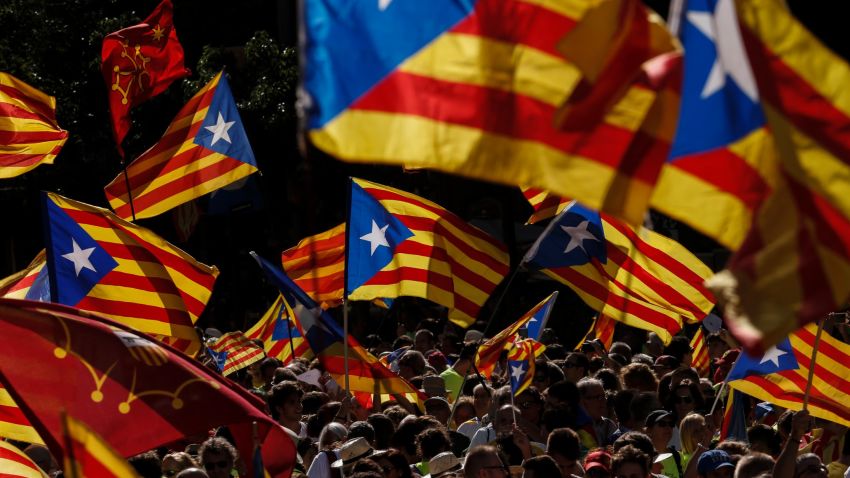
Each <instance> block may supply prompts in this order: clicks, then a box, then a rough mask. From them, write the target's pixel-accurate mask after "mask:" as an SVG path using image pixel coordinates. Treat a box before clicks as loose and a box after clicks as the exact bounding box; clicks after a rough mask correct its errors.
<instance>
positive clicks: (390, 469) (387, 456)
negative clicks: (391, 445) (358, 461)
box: [372, 449, 413, 478]
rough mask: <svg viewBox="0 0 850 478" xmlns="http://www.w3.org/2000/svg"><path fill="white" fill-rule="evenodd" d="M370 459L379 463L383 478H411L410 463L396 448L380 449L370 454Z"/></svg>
mask: <svg viewBox="0 0 850 478" xmlns="http://www.w3.org/2000/svg"><path fill="white" fill-rule="evenodd" d="M372 460H374V461H375V463H377V464H378V465H380V467H381V469H382V470H383V471H384V477H385V478H413V474H412V473H411V471H410V463H409V462H408V461H407V458H405V457H404V454H403V453H401V452H400V451H398V450H393V449H389V450H382V451H379V452H377V453H375V454H374V455H372Z"/></svg>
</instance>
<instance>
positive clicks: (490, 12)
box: [302, 0, 663, 214]
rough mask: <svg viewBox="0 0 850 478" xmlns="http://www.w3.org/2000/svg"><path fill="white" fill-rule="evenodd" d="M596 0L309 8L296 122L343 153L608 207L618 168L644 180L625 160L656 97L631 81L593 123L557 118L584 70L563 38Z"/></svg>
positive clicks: (326, 2) (326, 0) (449, 0)
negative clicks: (567, 54) (563, 47)
mask: <svg viewBox="0 0 850 478" xmlns="http://www.w3.org/2000/svg"><path fill="white" fill-rule="evenodd" d="M596 3H598V2H591V1H585V0H577V1H569V2H527V1H517V0H510V1H499V0H478V1H474V2H456V1H453V0H439V1H437V2H436V3H435V2H427V3H420V2H386V4H385V5H384V7H383V8H382V3H381V2H377V4H376V3H375V2H372V3H370V2H350V3H347V4H346V6H345V7H344V8H341V7H340V6H339V5H337V2H334V1H331V0H322V1H316V2H310V3H309V4H307V5H306V8H305V12H304V16H303V19H304V25H303V31H304V32H305V35H304V44H303V48H302V54H303V63H304V65H305V70H304V77H303V80H302V91H303V92H304V93H305V96H304V98H305V102H303V105H304V106H305V108H306V111H305V112H304V118H305V125H304V127H305V129H306V130H307V131H308V133H309V136H310V138H311V140H312V142H313V143H314V144H315V145H316V146H318V147H319V148H320V149H322V150H324V151H325V152H327V153H329V154H332V155H334V156H335V157H338V158H340V159H343V160H346V161H360V162H369V163H389V164H401V165H404V166H405V167H410V168H431V169H437V170H441V171H445V172H449V173H454V174H459V175H464V176H469V177H474V178H477V179H484V180H489V181H495V182H500V183H504V184H512V185H527V186H531V187H536V188H541V189H543V190H547V191H553V192H554V193H556V194H560V195H562V196H568V197H571V198H576V199H579V200H581V201H583V202H585V203H586V204H589V205H591V206H593V207H596V208H603V207H605V206H606V204H607V195H608V194H609V193H616V194H624V191H622V190H621V189H620V182H621V181H622V180H623V179H624V178H623V176H624V177H625V179H631V178H638V179H641V180H642V179H643V178H641V177H640V172H639V171H632V170H631V168H634V167H637V166H638V164H637V163H633V162H631V161H624V160H623V157H624V155H626V154H627V151H628V150H629V149H630V147H631V144H632V141H633V138H634V137H635V136H636V134H638V135H639V134H640V133H637V132H638V130H639V129H640V128H641V124H642V122H643V121H644V119H645V118H646V116H647V114H648V113H649V111H650V109H651V108H652V106H653V100H654V98H655V96H656V95H655V94H654V93H653V91H651V88H647V87H646V86H645V85H642V84H631V85H630V84H629V82H630V81H631V80H633V77H625V78H622V79H621V81H623V82H625V83H626V84H627V86H628V88H626V90H625V92H624V94H623V95H621V96H622V97H621V98H618V100H617V102H616V104H614V105H613V106H612V107H611V108H610V109H609V110H608V111H605V114H604V117H603V118H602V119H601V121H599V122H596V123H594V124H591V125H587V126H586V127H585V128H583V129H581V130H566V129H561V128H558V127H557V125H556V124H555V123H556V122H555V115H556V112H557V111H558V109H559V108H561V106H562V105H563V104H564V102H565V101H566V100H567V99H568V98H569V97H570V95H571V93H572V92H573V89H574V87H575V86H576V85H577V84H578V82H579V77H580V75H579V72H578V70H577V68H576V67H575V66H573V65H571V64H570V63H569V62H568V61H567V60H566V59H565V58H564V57H563V54H562V52H561V51H559V48H558V47H559V42H560V41H561V39H562V38H564V36H565V35H567V34H568V33H569V32H570V31H571V30H572V29H573V28H574V27H575V26H576V22H578V21H579V20H581V18H582V17H583V15H584V13H585V11H586V10H587V9H588V8H589V7H590V6H592V5H595V4H596ZM636 7H637V8H638V9H639V10H640V12H642V14H643V15H644V16H646V15H647V13H646V11H645V10H644V9H643V7H641V6H636ZM644 20H645V18H644ZM654 31H656V32H658V31H660V30H659V29H655V30H654ZM633 38H634V37H633ZM629 43H631V39H630V40H629ZM352 45H356V46H358V48H356V49H355V50H352ZM373 45H381V47H380V48H373V47H372V46H373ZM653 51H654V50H653ZM642 58H645V56H642ZM615 63H616V62H615ZM606 81H607V80H606ZM600 91H601V90H600ZM505 112H509V113H505ZM505 158H509V160H506V159H505ZM661 164H663V160H662V161H661V162H658V163H657V167H660V166H661ZM621 168H622V170H621ZM655 174H657V170H656V171H655ZM618 176H620V177H618ZM647 182H648V183H649V184H652V183H654V178H651V179H649V180H648V181H647ZM644 188H645V186H644ZM614 203H615V204H614V205H615V206H616V207H617V208H620V207H624V206H627V205H626V204H624V203H623V202H622V200H620V199H618V200H616V201H614ZM644 207H645V204H644ZM606 210H607V209H606ZM611 212H612V213H615V214H616V213H618V212H619V211H611Z"/></svg>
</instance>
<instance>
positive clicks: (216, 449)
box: [198, 437, 237, 478]
mask: <svg viewBox="0 0 850 478" xmlns="http://www.w3.org/2000/svg"><path fill="white" fill-rule="evenodd" d="M198 456H200V457H201V465H202V466H203V467H204V470H206V472H207V474H208V475H210V478H229V477H230V471H231V470H232V469H233V466H234V465H235V464H236V459H237V454H236V449H235V448H233V445H231V444H230V442H228V441H227V440H225V439H224V438H221V437H213V438H210V439H208V440H207V441H205V442H204V443H203V444H201V448H200V450H198Z"/></svg>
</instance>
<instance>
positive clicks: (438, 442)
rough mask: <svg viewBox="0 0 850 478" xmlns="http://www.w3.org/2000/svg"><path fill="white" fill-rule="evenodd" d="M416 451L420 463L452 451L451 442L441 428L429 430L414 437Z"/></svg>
mask: <svg viewBox="0 0 850 478" xmlns="http://www.w3.org/2000/svg"><path fill="white" fill-rule="evenodd" d="M416 450H417V451H418V452H419V458H420V459H421V460H422V461H428V460H430V459H431V458H434V457H435V456H437V455H439V454H440V453H442V452H444V451H451V450H452V440H451V439H450V438H449V434H448V433H446V431H445V430H444V429H443V428H429V429H427V430H425V431H423V432H422V433H420V434H419V435H418V436H417V437H416Z"/></svg>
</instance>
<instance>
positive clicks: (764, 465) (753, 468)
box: [735, 451, 776, 477]
mask: <svg viewBox="0 0 850 478" xmlns="http://www.w3.org/2000/svg"><path fill="white" fill-rule="evenodd" d="M775 464H776V461H775V460H774V459H773V457H771V456H770V455H766V454H764V453H760V452H757V451H753V452H750V453H749V454H748V455H744V456H742V457H741V459H740V460H738V465H737V467H736V468H735V471H736V472H737V476H747V477H748V476H759V475H761V474H762V473H771V472H773V466H774V465H775Z"/></svg>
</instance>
